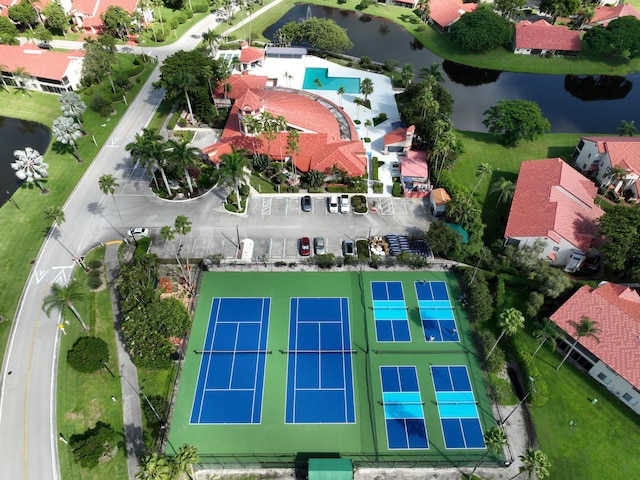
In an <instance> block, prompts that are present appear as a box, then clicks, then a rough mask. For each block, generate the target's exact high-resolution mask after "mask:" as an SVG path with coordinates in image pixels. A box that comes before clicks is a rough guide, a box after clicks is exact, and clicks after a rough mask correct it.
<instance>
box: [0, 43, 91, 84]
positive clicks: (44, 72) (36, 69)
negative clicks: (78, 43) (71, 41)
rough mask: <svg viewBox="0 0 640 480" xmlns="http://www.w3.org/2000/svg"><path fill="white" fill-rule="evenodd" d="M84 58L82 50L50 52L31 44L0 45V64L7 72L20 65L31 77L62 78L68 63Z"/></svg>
mask: <svg viewBox="0 0 640 480" xmlns="http://www.w3.org/2000/svg"><path fill="white" fill-rule="evenodd" d="M79 58H84V51H83V50H71V51H68V52H52V51H49V50H43V49H41V48H38V47H36V46H35V45H32V44H27V43H25V44H24V45H21V46H18V45H0V65H2V66H3V69H4V67H6V70H5V71H7V72H14V71H15V70H16V69H17V68H18V67H22V68H24V70H25V73H27V74H28V75H30V76H32V77H40V78H47V79H51V80H62V77H64V74H65V72H66V71H67V68H69V64H70V63H71V62H72V61H74V60H77V59H79Z"/></svg>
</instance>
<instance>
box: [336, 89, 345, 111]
mask: <svg viewBox="0 0 640 480" xmlns="http://www.w3.org/2000/svg"><path fill="white" fill-rule="evenodd" d="M344 92H345V88H344V87H343V86H340V87H339V88H338V92H337V93H338V103H339V104H340V106H341V107H342V97H343V96H344Z"/></svg>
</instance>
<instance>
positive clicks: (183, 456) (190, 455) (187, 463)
mask: <svg viewBox="0 0 640 480" xmlns="http://www.w3.org/2000/svg"><path fill="white" fill-rule="evenodd" d="M199 460H200V458H198V449H197V448H196V447H194V446H193V445H187V444H186V443H185V444H184V445H182V446H181V447H180V448H179V449H178V451H177V452H176V455H175V457H173V461H174V464H175V466H176V468H177V470H178V472H185V473H186V474H187V475H188V476H189V478H191V479H192V478H193V464H194V463H198V461H199ZM189 472H191V474H189Z"/></svg>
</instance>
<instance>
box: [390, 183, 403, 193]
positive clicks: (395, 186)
mask: <svg viewBox="0 0 640 480" xmlns="http://www.w3.org/2000/svg"><path fill="white" fill-rule="evenodd" d="M391 195H393V196H394V197H402V185H400V182H397V181H394V182H393V187H392V189H391Z"/></svg>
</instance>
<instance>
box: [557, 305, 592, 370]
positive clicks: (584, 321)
mask: <svg viewBox="0 0 640 480" xmlns="http://www.w3.org/2000/svg"><path fill="white" fill-rule="evenodd" d="M567 323H568V324H569V325H571V326H572V327H573V330H574V332H575V335H576V338H575V340H574V341H573V343H572V344H571V348H570V349H569V351H568V352H567V354H566V355H565V356H564V358H563V359H562V361H561V362H560V364H559V365H558V366H557V367H556V370H558V369H559V368H560V367H561V366H562V364H563V363H564V362H565V361H566V360H567V358H569V357H570V356H571V354H572V353H573V350H574V349H575V348H576V345H577V344H578V342H579V341H580V339H581V338H583V337H589V338H593V339H594V340H595V341H596V343H600V337H598V335H599V334H601V333H602V330H600V329H599V328H598V327H597V326H596V325H598V322H596V321H595V320H591V319H590V318H589V317H587V316H583V317H582V318H581V319H580V321H579V322H575V321H573V320H569V321H568V322H567Z"/></svg>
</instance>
